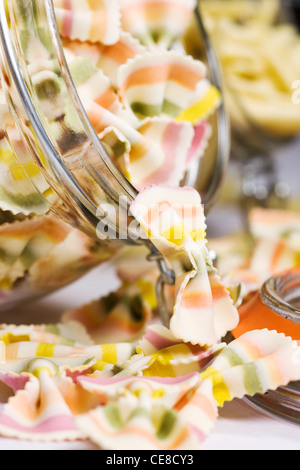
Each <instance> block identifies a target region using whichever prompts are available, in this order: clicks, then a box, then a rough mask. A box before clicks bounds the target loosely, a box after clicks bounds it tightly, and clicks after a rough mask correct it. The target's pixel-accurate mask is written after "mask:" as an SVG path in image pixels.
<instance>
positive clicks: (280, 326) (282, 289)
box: [232, 268, 300, 424]
mask: <svg viewBox="0 0 300 470" xmlns="http://www.w3.org/2000/svg"><path fill="white" fill-rule="evenodd" d="M264 328H267V329H268V330H276V331H277V332H278V333H284V334H285V335H286V336H288V337H291V338H292V339H293V340H295V341H298V343H299V344H300V268H296V269H292V270H289V271H286V272H283V273H281V274H279V275H278V276H275V277H273V278H271V279H269V280H268V281H267V282H266V283H265V284H264V285H263V287H262V289H261V291H260V292H258V293H254V294H253V295H252V297H251V299H249V300H248V301H247V302H245V303H244V305H243V306H242V307H241V308H240V324H239V326H238V328H237V329H236V330H234V331H233V332H232V334H233V336H234V338H238V337H240V336H241V335H243V334H244V333H246V332H247V331H251V330H256V329H264ZM295 361H300V357H295ZM247 400H248V401H249V402H250V403H251V404H252V405H254V406H255V407H257V408H258V409H259V410H263V411H264V412H266V413H267V414H270V415H272V416H276V417H279V418H283V419H285V420H289V421H292V422H294V423H297V424H300V382H294V383H291V384H289V385H288V386H287V387H280V388H279V389H278V390H276V391H271V392H268V393H267V394H266V395H257V396H255V397H253V398H247Z"/></svg>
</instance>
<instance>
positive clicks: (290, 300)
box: [260, 268, 300, 325]
mask: <svg viewBox="0 0 300 470" xmlns="http://www.w3.org/2000/svg"><path fill="white" fill-rule="evenodd" d="M297 293H298V294H297ZM296 294H297V296H296ZM260 296H261V299H262V301H263V303H264V304H265V305H266V306H267V307H268V308H269V309H271V310H272V311H273V312H274V313H276V314H277V315H279V316H281V317H283V318H285V319H286V320H290V321H292V322H293V323H296V324H298V325H299V324H300V308H298V307H297V306H296V305H295V303H294V301H295V300H297V299H300V268H293V269H290V270H288V271H284V272H282V273H280V274H278V275H275V276H273V277H271V278H270V279H268V280H267V281H266V282H265V283H264V285H263V286H262V288H261V292H260Z"/></svg>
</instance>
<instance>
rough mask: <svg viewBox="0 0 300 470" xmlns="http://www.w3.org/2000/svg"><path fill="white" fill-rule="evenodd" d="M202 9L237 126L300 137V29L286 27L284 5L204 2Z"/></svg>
mask: <svg viewBox="0 0 300 470" xmlns="http://www.w3.org/2000/svg"><path fill="white" fill-rule="evenodd" d="M201 8H202V11H203V15H204V20H205V24H206V26H207V29H208V31H209V33H210V36H211V38H212V41H213V44H214V47H215V49H216V52H217V54H218V57H219V59H220V63H221V66H222V70H223V76H224V82H225V95H226V100H227V105H228V109H229V111H230V115H231V119H232V124H233V126H234V127H235V128H236V129H238V130H239V131H244V132H247V129H248V128H249V125H251V123H252V124H254V125H255V126H257V127H258V128H259V129H261V130H263V131H264V132H266V133H268V134H271V135H272V136H275V137H279V138H290V137H293V136H295V135H298V134H299V129H300V113H299V106H297V105H296V103H295V100H293V96H294V94H295V92H296V91H297V86H299V82H298V80H299V77H300V62H299V56H300V36H299V33H298V32H297V29H296V27H295V26H293V25H292V24H289V23H287V22H284V21H280V2H279V1H278V0H261V1H251V0H250V1H249V0H243V1H236V0H226V1H223V0H221V1H220V0H208V1H205V0H204V1H203V2H201ZM297 84H298V85H297Z"/></svg>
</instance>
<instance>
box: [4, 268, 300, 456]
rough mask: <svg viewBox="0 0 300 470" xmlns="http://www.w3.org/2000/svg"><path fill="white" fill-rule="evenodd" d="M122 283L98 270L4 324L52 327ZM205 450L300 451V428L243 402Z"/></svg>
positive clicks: (224, 417) (20, 445) (13, 446)
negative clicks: (268, 415) (37, 324)
mask: <svg viewBox="0 0 300 470" xmlns="http://www.w3.org/2000/svg"><path fill="white" fill-rule="evenodd" d="M117 285H118V281H117V280H116V279H115V277H114V275H113V271H112V270H111V269H110V268H109V267H105V268H100V269H96V270H94V271H93V272H92V273H90V274H89V275H87V276H86V277H85V278H84V279H82V280H80V281H78V282H76V283H75V284H73V285H72V286H69V287H67V288H65V289H63V290H61V291H60V292H57V293H55V294H52V295H51V296H49V297H47V298H44V299H42V300H40V301H38V302H35V303H33V304H28V305H23V306H22V307H19V308H18V309H15V310H14V311H12V312H6V313H1V314H0V322H1V323H3V322H6V323H16V324H22V323H43V322H45V323H50V322H56V321H59V319H60V316H61V314H62V313H63V312H64V311H66V310H69V309H70V308H74V307H76V306H79V305H82V304H83V303H86V302H88V301H90V300H95V299H97V298H99V297H100V295H102V294H104V293H107V292H108V291H111V290H114V289H115V288H116V286H117ZM204 449H205V450H300V427H298V426H296V425H294V424H290V423H287V422H283V421H278V420H275V419H272V418H269V417H267V416H264V415H263V414H261V413H259V412H257V411H256V410H254V409H252V408H251V407H250V406H249V405H248V404H246V403H244V402H243V401H240V400H237V401H234V402H232V403H228V404H227V405H226V406H225V407H224V409H222V410H221V411H220V419H219V421H218V423H217V425H216V427H215V429H214V431H213V432H212V434H211V435H210V437H209V438H208V439H207V441H206V442H205V445H204ZM0 450H96V447H95V446H93V444H91V443H89V442H70V443H59V444H42V443H34V444H33V443H30V442H22V441H21V442H20V441H17V440H12V439H0Z"/></svg>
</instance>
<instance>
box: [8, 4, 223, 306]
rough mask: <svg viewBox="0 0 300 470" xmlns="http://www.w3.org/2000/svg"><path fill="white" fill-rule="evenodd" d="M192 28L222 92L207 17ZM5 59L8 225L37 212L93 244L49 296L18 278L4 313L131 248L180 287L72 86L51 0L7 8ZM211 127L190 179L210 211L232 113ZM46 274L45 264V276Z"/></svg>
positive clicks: (132, 191)
mask: <svg viewBox="0 0 300 470" xmlns="http://www.w3.org/2000/svg"><path fill="white" fill-rule="evenodd" d="M193 23H194V24H193V28H194V29H195V30H196V31H197V35H198V37H197V38H196V43H197V44H198V46H197V48H196V53H197V54H199V55H197V57H195V58H197V59H201V60H203V61H204V62H206V63H207V64H208V67H209V75H210V76H209V78H210V80H211V81H212V83H213V84H214V85H215V86H216V87H217V88H219V89H221V80H220V75H219V69H218V64H217V61H216V59H215V56H214V54H213V51H212V49H211V46H210V43H209V40H208V37H207V35H206V32H205V29H204V27H203V24H202V20H201V16H200V15H199V12H198V10H196V11H195V15H194V18H193ZM182 45H183V43H182V44H181V48H182ZM188 53H190V51H188ZM200 55H201V56H200ZM0 56H1V76H0V82H1V93H2V95H1V100H2V103H1V108H0V110H1V115H2V129H1V135H0V138H1V152H2V153H1V155H0V157H1V156H2V158H0V163H1V162H2V163H5V164H6V166H5V167H4V169H3V167H2V169H0V180H1V178H2V180H4V181H5V184H6V188H7V189H9V191H7V192H6V193H5V194H4V195H3V200H4V204H2V207H1V209H2V213H3V218H4V222H5V223H8V222H10V219H11V221H13V222H16V221H18V222H19V223H20V225H19V230H20V231H21V232H22V227H24V226H25V225H23V224H25V223H26V222H27V221H28V220H32V217H33V214H34V219H35V220H36V218H40V219H39V220H41V218H42V217H44V216H45V214H46V215H47V216H48V215H49V214H51V215H52V217H54V220H55V222H53V224H54V225H55V224H58V225H59V227H60V224H65V223H66V224H67V226H68V227H72V229H75V230H76V231H77V230H78V233H80V234H85V235H82V236H87V240H89V241H88V242H86V243H87V245H88V247H87V248H86V251H85V252H84V253H83V260H77V264H76V263H74V264H73V265H72V264H69V265H67V266H66V268H68V270H69V271H72V276H71V278H68V276H66V278H64V276H62V275H61V276H59V277H58V279H57V282H52V283H51V282H49V285H47V282H44V284H43V288H42V289H40V288H37V286H36V285H31V286H28V284H26V283H25V285H24V282H23V281H24V279H23V278H22V279H19V278H18V281H17V282H16V284H14V285H13V286H12V288H11V289H9V290H6V291H5V292H4V290H3V292H2V294H3V295H2V296H0V297H1V300H0V308H2V309H3V308H7V306H8V305H9V307H10V306H11V305H12V304H13V303H17V302H20V301H22V300H23V299H25V298H26V299H27V298H31V299H32V297H36V296H37V295H41V294H45V293H47V292H49V291H52V290H54V289H57V288H59V287H62V286H63V285H65V284H66V283H67V282H71V281H72V280H74V279H75V278H76V277H79V276H81V275H82V274H83V273H84V272H86V271H87V270H88V269H90V268H91V267H93V266H95V264H97V263H100V262H101V261H106V260H108V259H110V257H112V256H113V255H114V253H115V252H116V251H117V250H118V249H119V248H120V247H121V246H123V244H124V243H126V244H128V243H129V244H141V243H144V244H146V245H147V246H148V248H149V250H150V253H151V254H152V257H153V256H154V257H156V259H157V260H158V263H159V266H160V268H161V271H162V276H164V277H163V278H162V279H164V280H165V281H167V280H169V281H170V282H171V280H170V278H171V277H172V276H171V273H170V272H169V271H168V269H167V267H166V265H165V263H164V261H163V260H162V258H161V257H160V255H159V253H158V252H157V251H156V250H155V248H154V247H153V245H152V243H151V242H150V241H148V240H140V239H139V237H138V236H137V234H136V229H133V228H132V226H131V222H132V218H131V217H130V216H129V215H128V208H129V206H130V204H131V202H132V201H133V200H134V199H135V197H136V195H137V194H138V191H137V189H136V188H135V187H133V186H132V184H131V183H130V182H129V181H128V179H127V178H126V176H125V175H124V174H123V173H122V172H121V170H120V169H119V168H118V166H117V165H116V164H115V162H114V161H113V160H112V159H111V158H110V156H109V155H108V153H107V151H106V149H105V148H104V146H103V145H102V143H101V141H100V140H99V138H98V135H97V132H96V130H95V129H94V127H93V125H92V123H91V122H90V120H89V118H88V116H87V113H86V110H85V108H84V106H83V104H82V102H81V100H80V98H79V95H78V92H77V89H76V86H75V84H74V81H73V80H72V78H71V73H70V70H69V67H68V64H67V59H66V56H65V53H64V48H63V46H62V42H61V38H60V36H59V33H58V29H57V23H56V17H55V11H54V7H53V2H52V1H51V0H45V1H44V2H39V1H31V0H24V1H19V0H2V1H0ZM211 124H212V126H213V129H214V139H213V140H212V142H211V144H212V145H210V146H209V148H208V150H207V152H206V155H205V156H204V158H202V159H201V161H200V162H199V163H198V164H197V166H195V165H194V166H192V167H191V169H190V170H189V171H188V172H187V174H186V176H185V179H184V181H183V184H184V185H189V186H195V187H196V188H197V189H198V190H199V192H200V193H201V195H202V197H203V202H204V204H205V205H206V208H207V209H209V208H210V207H211V205H212V204H213V203H214V201H215V198H216V197H217V195H218V192H219V189H220V186H221V183H222V181H223V176H224V173H225V171H226V168H227V162H228V155H229V131H228V128H229V127H228V121H227V116H226V112H225V110H224V107H223V106H221V107H220V108H219V109H218V110H217V112H215V113H214V115H213V116H212V118H211ZM3 149H4V150H3ZM7 162H9V163H8V169H7ZM1 172H2V176H1ZM0 183H1V181H0ZM4 196H5V197H4ZM1 199H2V198H1V194H0V200H1ZM108 206H109V207H113V208H115V213H114V215H115V214H117V215H118V217H117V220H116V219H115V217H113V216H111V215H110V213H108V212H107V209H106V208H107V207H108ZM103 218H104V219H105V233H103V235H105V236H104V237H103V238H105V240H103V239H102V237H101V233H102V230H103V227H102V225H101V220H103ZM41 230H42V231H43V229H41ZM68 230H69V229H68ZM110 234H112V235H113V236H111V237H110ZM116 234H117V236H115V235H116ZM47 235H49V234H47ZM107 235H108V236H107ZM0 236H1V226H0ZM48 238H49V237H48ZM79 238H80V237H79ZM35 246H36V245H35ZM91 253H92V254H93V256H91ZM40 255H41V254H40ZM80 261H82V262H80ZM47 269H48V265H47V259H46V260H44V264H43V270H44V272H47ZM52 272H53V270H52ZM64 273H65V274H66V269H65V271H64ZM23 274H24V277H25V273H23ZM37 281H38V280H37ZM38 284H39V283H38V282H37V285H38ZM159 292H160V290H159Z"/></svg>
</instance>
